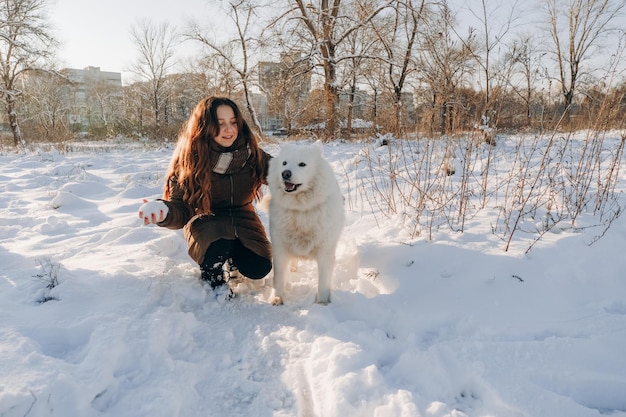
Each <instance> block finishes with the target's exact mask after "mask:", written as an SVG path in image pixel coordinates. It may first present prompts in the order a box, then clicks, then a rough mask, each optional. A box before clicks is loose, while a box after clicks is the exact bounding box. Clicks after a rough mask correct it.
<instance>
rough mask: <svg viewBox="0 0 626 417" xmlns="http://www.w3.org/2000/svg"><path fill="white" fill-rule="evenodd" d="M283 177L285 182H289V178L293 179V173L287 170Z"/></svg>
mask: <svg viewBox="0 0 626 417" xmlns="http://www.w3.org/2000/svg"><path fill="white" fill-rule="evenodd" d="M281 175H282V176H283V179H284V180H288V179H289V178H291V171H290V170H288V169H286V170H284V171H283V173H282V174H281Z"/></svg>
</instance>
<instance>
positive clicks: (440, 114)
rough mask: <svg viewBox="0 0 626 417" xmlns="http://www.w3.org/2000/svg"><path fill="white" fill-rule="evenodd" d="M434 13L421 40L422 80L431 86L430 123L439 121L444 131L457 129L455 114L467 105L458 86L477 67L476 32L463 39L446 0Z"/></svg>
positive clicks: (442, 132)
mask: <svg viewBox="0 0 626 417" xmlns="http://www.w3.org/2000/svg"><path fill="white" fill-rule="evenodd" d="M437 7H438V11H437V12H433V13H431V14H430V16H429V19H428V20H427V23H426V26H425V31H424V35H423V36H422V37H421V40H420V54H419V55H420V64H419V68H420V80H421V81H422V83H423V85H425V86H426V87H427V88H428V89H429V90H430V100H431V107H432V114H431V117H430V127H431V129H432V130H434V128H435V126H437V125H439V130H440V132H441V134H447V133H450V132H452V131H453V130H454V126H455V114H456V113H457V109H458V108H460V107H463V105H464V103H461V102H460V97H458V96H457V90H458V89H459V88H460V87H461V86H462V84H463V83H464V82H467V78H468V75H471V73H472V71H473V68H472V66H471V65H470V61H471V60H472V57H473V48H474V36H473V34H472V33H469V34H468V35H467V37H465V38H462V39H461V40H459V38H458V34H457V35H456V36H455V35H454V33H455V32H456V31H455V30H454V25H455V22H454V14H453V12H452V10H451V9H450V7H449V6H448V4H447V3H446V2H445V1H444V2H442V3H440V4H439V5H438V6H437Z"/></svg>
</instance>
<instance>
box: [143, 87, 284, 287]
mask: <svg viewBox="0 0 626 417" xmlns="http://www.w3.org/2000/svg"><path fill="white" fill-rule="evenodd" d="M270 158H271V156H270V155H269V154H267V153H266V152H264V151H263V150H262V149H261V148H260V147H259V145H258V141H257V138H256V136H255V135H254V134H253V133H252V131H251V130H250V127H249V126H248V124H247V123H246V121H245V120H244V119H243V117H242V115H241V112H240V111H239V109H238V107H237V105H236V104H235V103H234V102H233V101H231V100H230V99H227V98H222V97H208V98H205V99H203V100H201V101H200V102H199V103H198V104H197V105H196V107H195V108H194V110H193V112H192V114H191V116H189V120H187V123H186V124H185V126H184V127H183V130H182V132H181V133H180V134H179V137H178V144H177V145H176V150H175V151H174V155H173V156H172V160H171V162H170V165H169V168H168V170H167V174H166V176H165V178H166V182H165V187H164V192H163V198H162V199H159V200H156V201H152V202H146V201H145V200H144V205H143V206H141V208H140V209H139V217H140V218H143V220H144V224H150V223H155V224H157V225H159V226H163V227H167V228H170V229H180V228H183V229H184V235H185V239H186V240H187V244H188V246H189V255H190V256H191V258H193V260H194V261H196V262H197V263H198V264H199V265H200V271H201V279H202V280H204V281H206V282H208V284H209V285H210V286H211V288H213V289H216V288H218V287H221V286H223V285H224V284H225V283H226V280H225V277H224V268H225V264H227V268H226V269H227V270H232V269H239V272H241V274H242V275H244V276H246V277H247V278H251V279H260V278H263V277H265V276H266V275H267V274H268V273H269V272H270V270H271V268H272V262H271V259H272V255H271V246H270V243H269V241H268V239H267V235H266V234H265V229H264V227H263V224H262V223H261V220H260V219H259V217H258V215H257V214H256V212H255V209H254V206H253V205H252V203H253V201H254V200H255V199H258V198H260V197H261V185H262V184H266V177H267V168H268V162H269V160H270Z"/></svg>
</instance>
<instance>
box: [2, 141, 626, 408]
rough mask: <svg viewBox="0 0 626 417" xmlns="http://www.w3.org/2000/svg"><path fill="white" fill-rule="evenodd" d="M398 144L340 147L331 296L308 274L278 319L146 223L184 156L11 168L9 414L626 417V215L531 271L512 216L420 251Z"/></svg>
mask: <svg viewBox="0 0 626 417" xmlns="http://www.w3.org/2000/svg"><path fill="white" fill-rule="evenodd" d="M618 137H619V136H617V138H618ZM515 140H516V138H514V137H511V138H499V143H498V145H497V146H498V147H506V146H511V147H513V146H514V143H515ZM607 142H608V141H607ZM388 143H389V146H396V143H395V142H394V141H393V140H391V141H388ZM379 145H380V144H379V143H373V142H372V141H370V142H360V143H343V142H337V143H331V144H326V145H325V149H324V152H325V155H326V157H327V158H328V159H329V161H330V162H331V164H332V165H333V168H334V169H335V170H336V173H337V177H338V179H339V180H340V184H341V185H342V188H343V191H344V193H345V195H346V209H347V222H346V228H345V231H344V234H343V236H342V239H341V241H340V244H339V248H338V253H337V266H336V271H335V276H334V288H335V290H334V292H333V299H332V302H331V303H330V304H329V305H327V306H323V305H317V304H315V303H314V302H313V301H314V297H315V280H314V276H315V269H314V268H315V267H314V265H313V264H312V263H306V262H303V263H301V265H300V266H299V268H298V270H297V271H296V272H294V273H293V276H292V277H291V279H290V282H289V284H288V286H287V289H288V293H287V294H286V297H285V305H284V306H279V307H274V306H272V305H269V304H268V303H267V297H268V296H269V290H268V288H267V286H266V285H262V284H263V283H256V284H253V283H244V284H243V285H242V286H241V287H238V288H237V292H238V293H239V295H238V297H237V298H236V299H234V300H230V301H226V300H223V299H221V298H216V297H215V296H214V295H213V294H212V293H211V292H210V291H208V290H207V289H206V288H205V287H203V286H202V285H201V283H200V282H199V280H198V276H199V271H198V267H197V265H195V264H194V263H193V261H191V260H190V259H189V257H188V255H187V253H186V244H185V242H184V239H183V236H182V232H181V231H172V230H168V229H164V228H159V227H156V226H143V225H142V222H141V220H140V219H139V218H138V217H137V210H138V208H139V206H140V205H141V202H142V201H141V200H142V198H144V197H145V198H150V199H151V198H155V197H158V196H159V195H160V194H161V189H162V185H163V174H164V172H165V170H166V168H167V164H168V162H169V158H170V157H171V154H172V147H171V146H162V147H159V148H156V149H155V148H149V147H147V146H146V145H144V144H137V143H128V144H116V145H115V146H111V147H110V148H103V147H98V146H94V147H92V148H86V147H84V148H83V149H79V150H73V151H63V152H59V151H56V150H54V149H52V150H43V149H40V150H36V151H28V152H26V151H22V152H21V153H19V154H16V153H13V152H10V151H6V150H5V151H3V152H2V153H1V154H0V246H1V248H2V249H1V250H0V264H1V265H2V269H1V270H0V306H1V307H0V416H2V417H22V416H29V417H35V416H63V417H90V416H115V417H140V416H150V417H159V416H163V417H172V416H222V417H223V416H276V417H286V416H307V417H312V416H315V417H322V416H323V417H333V416H336V417H347V416H348V417H352V416H355V417H356V416H368V417H370V416H374V417H398V416H402V417H404V416H406V417H413V416H423V417H444V416H449V417H463V416H485V417H486V416H497V417H522V416H524V417H543V416H568V417H590V416H601V415H610V416H626V359H625V358H626V356H625V354H624V352H625V349H626V279H624V272H623V271H624V270H625V268H626V260H625V257H624V255H623V251H624V249H623V248H624V246H625V245H624V243H625V241H626V218H624V217H623V216H621V217H618V218H617V219H615V220H614V221H613V223H612V224H611V226H610V228H609V229H608V231H607V232H606V233H605V234H604V236H603V237H602V238H601V239H599V240H597V241H595V240H596V239H595V238H596V237H597V235H598V233H599V231H598V230H597V229H594V228H586V227H580V228H571V227H569V228H568V227H561V228H554V229H552V230H550V231H548V232H547V233H546V234H545V235H544V236H543V237H542V239H540V240H539V241H538V242H537V243H536V244H535V245H534V246H533V248H532V250H531V251H529V252H528V253H526V249H527V248H528V246H529V242H530V241H531V240H528V239H527V238H526V237H525V235H521V234H520V235H516V236H514V239H513V243H512V246H511V249H510V250H509V251H507V252H505V251H504V250H503V248H504V242H503V241H502V240H501V239H499V238H496V237H494V231H493V229H492V226H493V217H492V216H493V213H494V210H493V207H487V208H486V209H485V210H477V211H476V213H475V215H474V216H473V217H472V218H471V219H468V221H467V224H466V227H465V230H464V233H459V232H454V231H452V230H450V229H449V228H445V227H439V228H438V229H437V231H436V233H434V234H433V238H432V239H429V236H428V233H423V234H422V235H420V234H417V235H415V234H413V233H410V232H411V231H410V230H407V223H406V213H402V212H400V211H398V213H397V214H390V213H382V212H380V211H378V210H379V207H381V206H380V205H376V204H371V201H370V202H368V201H367V199H366V198H364V197H363V196H364V195H366V194H364V193H365V192H366V190H367V187H371V186H373V185H372V184H376V182H375V181H368V175H370V174H369V173H370V172H371V171H370V170H369V168H368V166H367V165H368V161H367V160H366V159H365V158H364V157H363V155H364V154H368V153H369V154H372V153H379V154H380V155H384V154H388V151H387V150H386V147H384V146H383V147H380V146H379ZM278 146H279V145H278V144H267V145H264V147H265V148H266V150H267V151H268V152H270V153H273V154H276V153H277V150H278ZM484 146H488V145H484ZM505 162H506V161H505ZM459 163H460V161H456V164H457V167H458V165H459ZM496 165H497V164H494V166H496ZM497 167H498V169H502V170H503V172H504V171H505V170H506V165H505V164H504V163H502V162H501V163H500V165H497ZM477 169H480V167H478V168H477ZM457 171H458V170H457ZM455 175H458V173H457V174H455ZM619 175H620V177H619V183H618V186H617V189H616V192H617V195H618V197H619V198H620V199H621V200H620V203H621V204H622V207H623V206H624V205H623V204H624V201H623V197H621V193H622V192H623V190H624V188H625V187H626V177H625V176H624V174H623V173H620V174H619ZM490 204H492V205H493V203H490ZM261 216H262V220H263V222H264V224H265V225H266V226H267V224H268V221H267V215H266V214H265V213H261ZM587 216H590V215H587ZM580 221H581V222H582V223H584V222H587V223H589V224H592V223H594V221H593V219H588V218H587V217H584V216H583V218H581V220H580ZM596 223H597V222H596ZM592 241H595V243H594V244H592V245H590V242H592Z"/></svg>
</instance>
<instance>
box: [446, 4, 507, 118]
mask: <svg viewBox="0 0 626 417" xmlns="http://www.w3.org/2000/svg"><path fill="white" fill-rule="evenodd" d="M517 3H518V0H510V1H509V0H507V1H502V0H480V6H479V7H476V8H474V7H470V8H469V11H470V14H471V15H473V16H474V18H475V19H476V21H477V22H478V25H479V29H475V28H470V31H471V32H474V34H475V35H476V39H477V42H476V45H475V46H476V47H475V48H472V50H473V51H474V59H475V60H476V63H477V64H478V66H479V67H480V69H481V74H482V77H483V78H484V87H483V92H484V102H483V104H482V109H481V113H482V115H483V123H485V122H487V121H489V120H491V119H492V117H493V116H496V115H497V114H496V109H494V108H493V103H494V101H495V99H494V97H493V91H494V87H495V86H494V82H495V81H496V80H497V78H498V77H497V74H496V73H497V69H496V65H495V63H494V61H495V57H494V56H493V54H494V51H495V50H496V49H497V48H499V47H500V46H501V44H502V43H503V42H504V40H505V38H506V36H507V35H508V34H509V32H510V31H511V29H512V28H513V26H514V24H515V21H516V20H517V17H516V14H517ZM457 35H458V34H457ZM459 39H460V40H461V41H463V39H464V38H463V36H459ZM494 121H495V120H494Z"/></svg>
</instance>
